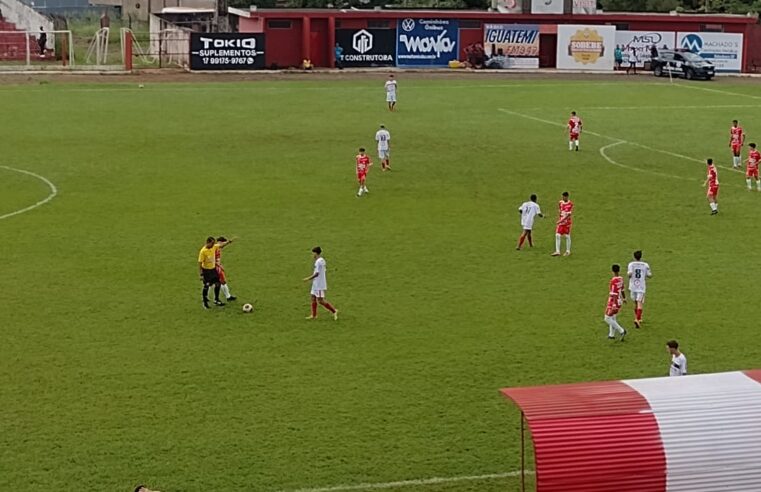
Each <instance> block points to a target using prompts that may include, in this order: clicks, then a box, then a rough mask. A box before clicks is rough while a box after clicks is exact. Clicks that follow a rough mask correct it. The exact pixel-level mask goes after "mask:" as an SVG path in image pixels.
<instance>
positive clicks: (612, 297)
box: [603, 264, 627, 342]
mask: <svg viewBox="0 0 761 492" xmlns="http://www.w3.org/2000/svg"><path fill="white" fill-rule="evenodd" d="M611 271H612V272H613V278H611V279H610V284H608V304H607V305H606V306H605V317H604V318H603V319H604V320H605V323H607V325H608V340H613V339H614V338H616V336H615V335H616V332H618V333H620V334H621V341H622V342H623V341H624V337H625V336H626V333H627V332H626V329H625V328H624V327H623V326H621V325H620V324H618V319H617V317H618V311H620V310H621V305H622V303H624V302H626V291H625V290H624V278H623V277H622V276H621V273H620V272H621V266H620V265H618V264H615V265H613V266H612V267H611Z"/></svg>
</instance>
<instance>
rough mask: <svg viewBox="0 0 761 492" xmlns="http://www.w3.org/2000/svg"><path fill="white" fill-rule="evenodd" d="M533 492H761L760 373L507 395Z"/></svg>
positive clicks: (510, 392)
mask: <svg viewBox="0 0 761 492" xmlns="http://www.w3.org/2000/svg"><path fill="white" fill-rule="evenodd" d="M501 392H502V393H503V394H504V395H505V396H506V397H507V398H509V399H511V400H512V401H514V402H515V403H516V405H518V407H520V409H521V411H522V412H523V414H524V416H525V418H526V421H527V423H528V426H529V429H530V430H531V433H532V436H533V443H534V450H535V457H536V481H537V492H665V491H667V490H668V491H677V492H714V491H717V490H731V491H732V492H757V491H759V490H761V466H759V463H761V370H754V371H743V372H728V373H719V374H702V375H697V376H684V377H678V378H668V377H666V378H651V379H635V380H622V381H608V382H601V383H580V384H564V385H555V386H535V387H526V388H506V389H503V390H501Z"/></svg>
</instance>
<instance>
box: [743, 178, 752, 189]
mask: <svg viewBox="0 0 761 492" xmlns="http://www.w3.org/2000/svg"><path fill="white" fill-rule="evenodd" d="M745 182H746V183H748V189H749V190H752V189H753V184H752V183H753V182H752V181H751V180H750V178H748V179H746V180H745Z"/></svg>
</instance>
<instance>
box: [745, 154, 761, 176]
mask: <svg viewBox="0 0 761 492" xmlns="http://www.w3.org/2000/svg"><path fill="white" fill-rule="evenodd" d="M759 162H761V152H759V151H758V150H751V151H750V152H748V162H747V170H748V171H757V170H758V163H759Z"/></svg>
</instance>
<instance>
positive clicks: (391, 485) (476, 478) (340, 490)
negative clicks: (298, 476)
mask: <svg viewBox="0 0 761 492" xmlns="http://www.w3.org/2000/svg"><path fill="white" fill-rule="evenodd" d="M533 474H534V472H533V471H529V470H526V475H533ZM520 475H521V472H520V471H512V472H506V473H488V474H485V475H464V476H459V477H432V478H419V479H414V480H400V481H397V482H377V483H358V484H355V485H333V486H330V487H314V488H303V489H297V490H294V491H292V492H344V491H352V490H383V489H395V488H403V487H425V486H428V485H439V484H450V483H457V482H483V481H487V480H501V479H503V478H514V477H519V476H520Z"/></svg>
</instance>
